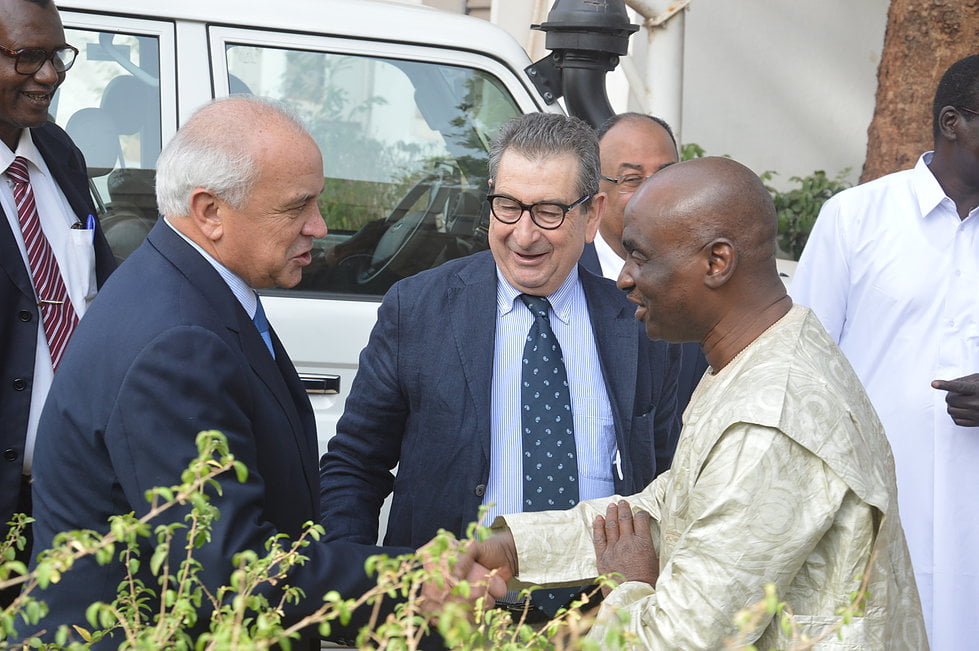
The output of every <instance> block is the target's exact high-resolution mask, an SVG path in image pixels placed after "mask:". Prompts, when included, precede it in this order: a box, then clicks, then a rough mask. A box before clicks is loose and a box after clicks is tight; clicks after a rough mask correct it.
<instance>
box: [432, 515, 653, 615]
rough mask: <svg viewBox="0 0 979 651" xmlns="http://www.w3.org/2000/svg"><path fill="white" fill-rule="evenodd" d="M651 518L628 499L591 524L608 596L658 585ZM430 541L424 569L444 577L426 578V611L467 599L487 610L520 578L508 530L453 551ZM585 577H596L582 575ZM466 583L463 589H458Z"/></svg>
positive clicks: (466, 601)
mask: <svg viewBox="0 0 979 651" xmlns="http://www.w3.org/2000/svg"><path fill="white" fill-rule="evenodd" d="M650 524H651V518H650V515H649V514H648V513H646V512H645V511H637V512H636V513H635V514H633V511H632V508H631V507H630V506H629V503H628V502H626V501H625V500H620V501H618V502H612V503H611V504H609V505H608V508H607V510H606V513H605V516H601V515H599V516H596V517H595V519H594V522H593V525H592V543H593V545H594V549H595V564H596V567H597V568H598V574H600V575H611V576H613V577H614V579H613V580H612V581H611V582H607V583H605V584H604V585H603V587H602V592H603V594H604V595H605V596H607V595H608V593H609V592H610V591H611V589H612V587H614V584H615V583H616V582H617V581H618V582H621V581H642V582H645V583H648V584H650V585H655V584H656V580H657V578H658V576H659V562H658V559H657V557H656V552H655V548H654V546H653V541H652V533H651V529H650ZM434 544H435V543H434V542H433V543H429V544H428V545H426V546H425V547H422V548H421V549H420V550H419V555H420V556H421V558H422V559H423V562H424V567H425V569H426V570H428V572H429V573H430V575H431V576H435V577H443V578H444V581H428V582H426V583H425V585H424V587H423V589H422V596H423V600H422V601H423V604H424V607H423V612H426V613H427V614H429V615H433V614H436V613H438V612H440V611H441V609H443V608H444V607H445V605H446V604H447V603H450V602H457V603H459V602H461V603H468V604H469V606H470V607H471V608H473V609H480V608H482V609H488V608H492V607H494V606H495V604H496V600H497V599H500V598H502V597H503V596H504V595H505V594H506V592H507V583H508V582H509V581H510V580H511V579H513V578H515V577H517V576H518V573H519V558H518V554H517V545H516V541H515V540H514V537H513V534H512V533H511V532H510V530H509V529H506V528H503V529H499V530H497V531H496V532H495V533H494V534H493V535H491V536H489V537H488V538H487V539H485V540H482V541H471V542H469V543H468V544H466V545H459V546H458V547H456V548H455V553H453V552H452V551H450V552H448V553H445V554H441V555H435V554H433V553H432V547H433V545H434ZM581 578H582V580H583V581H588V580H592V579H594V578H596V577H594V576H591V577H581ZM460 582H465V583H466V584H467V588H466V589H465V590H456V589H455V588H456V586H457V585H459V583H460Z"/></svg>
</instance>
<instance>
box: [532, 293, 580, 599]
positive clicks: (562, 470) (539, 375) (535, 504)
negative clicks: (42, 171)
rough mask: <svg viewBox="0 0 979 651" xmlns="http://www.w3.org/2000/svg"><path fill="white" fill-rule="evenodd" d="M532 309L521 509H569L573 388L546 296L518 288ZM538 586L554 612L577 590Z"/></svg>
mask: <svg viewBox="0 0 979 651" xmlns="http://www.w3.org/2000/svg"><path fill="white" fill-rule="evenodd" d="M520 299H521V300H522V301H523V302H524V304H525V305H526V306H527V309H529V310H530V313H531V314H533V315H534V323H533V325H532V326H531V327H530V334H528V335H527V343H526V344H525V345H524V352H523V372H522V373H521V382H520V385H521V386H520V413H521V419H520V421H521V426H522V428H523V479H524V482H523V510H524V511H547V510H552V509H567V508H570V507H572V506H574V505H575V504H577V503H578V460H577V457H576V453H575V441H574V422H573V418H572V415H571V390H570V389H569V387H568V372H567V369H566V368H565V366H564V356H563V355H562V353H561V344H559V343H558V340H557V338H556V337H555V336H554V331H553V330H551V321H550V319H549V318H548V311H549V310H550V307H551V306H550V303H548V302H547V299H546V298H541V297H539V296H529V295H527V294H521V295H520ZM580 591H581V590H580V588H578V589H567V588H563V589H560V590H551V589H546V588H545V589H540V590H537V591H535V592H534V593H533V596H532V599H533V602H534V604H536V605H537V607H538V608H540V609H541V610H543V611H544V612H546V613H547V614H548V615H551V616H553V615H554V613H555V612H556V611H557V609H558V608H561V607H562V606H564V605H566V604H567V602H568V601H569V600H570V599H571V598H572V597H574V596H577V594H578V593H579V592H580Z"/></svg>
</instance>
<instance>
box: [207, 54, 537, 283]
mask: <svg viewBox="0 0 979 651" xmlns="http://www.w3.org/2000/svg"><path fill="white" fill-rule="evenodd" d="M225 53H226V58H227V72H228V87H229V91H230V92H231V93H254V94H256V95H263V96H266V97H271V98H275V99H279V100H282V101H284V102H286V103H287V104H289V105H290V106H292V107H293V108H294V109H295V110H296V111H297V112H298V113H299V116H300V117H301V118H302V119H303V120H304V122H305V123H306V124H307V126H308V128H309V129H310V132H311V133H312V135H313V137H314V138H315V139H316V141H317V143H318V144H319V146H320V149H321V151H322V152H323V166H324V174H325V177H326V178H325V188H326V189H325V192H324V193H323V195H322V197H321V199H320V210H321V212H322V214H323V217H324V219H325V220H326V223H327V226H328V228H329V231H330V232H329V234H328V235H327V236H326V237H325V238H323V239H322V240H318V241H316V242H315V244H314V250H313V263H312V264H311V265H310V266H309V267H308V268H307V269H306V271H305V272H304V274H303V281H302V282H301V283H300V284H299V285H298V286H297V287H296V288H294V289H293V290H289V291H291V292H301V293H305V294H309V293H315V294H324V293H325V294H347V295H361V296H379V295H382V294H384V292H385V291H387V289H388V288H389V287H390V286H391V285H392V284H393V283H394V282H396V281H398V280H400V279H401V278H405V277H407V276H410V275H412V274H414V273H417V272H419V271H422V270H424V269H429V268H432V267H435V266H437V265H439V264H441V263H442V262H445V261H446V260H450V259H453V258H457V257H461V256H464V255H468V254H470V253H473V252H475V251H479V250H482V249H485V248H486V246H487V243H486V219H487V214H488V213H487V210H486V206H485V205H484V201H483V197H484V196H485V194H486V189H487V186H486V183H487V176H488V171H487V168H488V155H487V150H488V148H489V143H490V141H491V140H492V138H493V136H494V135H495V134H496V132H497V130H498V129H499V127H500V125H501V124H502V123H503V122H505V121H506V120H507V119H509V118H511V117H513V116H515V115H518V114H519V113H520V111H519V109H518V107H517V105H516V103H515V102H514V100H513V98H512V97H511V96H510V94H509V93H508V91H507V90H506V89H505V88H504V87H503V85H502V84H501V83H500V82H499V81H498V80H496V79H495V78H494V77H492V76H491V75H489V74H487V73H485V72H482V71H479V70H475V69H471V68H467V67H463V66H454V65H444V64H436V63H430V62H421V61H411V60H402V59H395V58H381V57H371V56H363V55H351V54H337V53H330V52H318V51H308V50H297V49H288V48H274V47H269V46H258V45H252V44H243V43H227V44H226V45H225Z"/></svg>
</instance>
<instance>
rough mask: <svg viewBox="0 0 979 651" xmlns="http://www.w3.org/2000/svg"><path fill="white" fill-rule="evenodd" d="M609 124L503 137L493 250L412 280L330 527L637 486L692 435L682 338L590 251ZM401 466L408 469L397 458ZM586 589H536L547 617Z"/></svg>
mask: <svg viewBox="0 0 979 651" xmlns="http://www.w3.org/2000/svg"><path fill="white" fill-rule="evenodd" d="M599 173H600V170H599V159H598V147H597V141H596V137H595V134H594V131H593V130H592V129H591V128H590V127H589V126H588V125H587V124H585V123H584V122H582V121H580V120H578V119H576V118H568V117H565V116H562V115H555V114H530V115H525V116H522V117H519V118H515V119H514V120H512V121H510V122H508V123H507V124H505V125H504V126H503V127H502V129H501V131H500V134H499V135H498V137H497V138H496V140H495V141H494V143H493V145H492V147H491V149H490V177H491V181H490V183H491V187H490V193H489V195H488V197H487V199H488V201H489V206H490V209H491V213H492V217H491V221H490V226H489V245H490V251H485V252H482V253H477V254H475V255H472V256H470V257H468V258H463V259H460V260H454V261H451V262H448V263H446V264H444V265H442V266H440V267H437V268H435V269H432V270H430V271H426V272H423V273H420V274H418V275H416V276H413V277H411V278H408V279H405V280H403V281H401V282H399V283H398V284H396V285H395V286H394V287H392V289H391V290H390V291H389V292H388V294H387V295H386V296H385V298H384V301H383V303H382V304H381V307H380V310H379V311H378V322H377V325H376V326H375V328H374V331H373V332H372V334H371V338H370V341H369V343H368V345H367V347H366V348H365V350H364V352H363V353H362V355H361V358H360V368H359V370H358V373H357V377H356V378H355V379H354V383H353V386H352V387H351V391H350V398H349V399H348V400H347V404H346V407H345V410H344V415H343V417H342V418H341V419H340V422H339V423H338V425H337V435H336V437H334V438H333V439H332V440H331V442H330V446H329V451H328V453H327V454H326V455H325V456H324V457H323V460H322V463H321V469H320V475H321V490H322V506H323V518H322V522H323V523H324V526H325V527H326V530H327V533H326V535H327V538H329V539H343V540H349V541H352V542H369V543H373V542H375V540H376V538H377V533H378V532H377V529H378V527H377V522H378V514H379V509H380V507H381V503H382V502H383V501H384V499H385V498H386V497H387V496H388V494H389V493H391V492H392V490H393V503H392V505H391V511H390V517H389V520H388V527H387V532H386V536H385V540H386V541H387V542H388V543H390V544H398V545H401V544H404V545H412V544H413V542H412V541H416V540H419V541H420V540H428V539H429V538H431V537H432V535H433V534H434V533H435V532H436V531H437V530H438V529H439V528H444V529H446V530H448V531H451V532H453V533H455V534H456V535H463V534H465V532H466V527H467V525H468V523H470V522H472V521H474V520H476V519H477V516H478V510H479V507H480V506H487V507H489V514H488V520H487V521H492V519H493V517H494V516H495V515H497V514H504V513H512V512H520V511H537V510H542V509H554V508H568V507H570V506H571V505H573V504H575V503H577V502H578V501H579V500H584V499H588V498H589V497H599V496H608V495H612V494H614V493H619V494H629V491H634V490H639V489H641V488H642V487H643V486H644V485H645V483H646V482H648V481H650V480H651V479H652V478H653V477H654V476H655V475H656V474H658V473H660V472H662V471H663V470H665V469H666V468H667V467H668V465H669V463H670V460H671V458H672V453H673V448H674V446H675V442H676V436H677V431H678V430H677V418H676V414H675V386H676V369H677V363H678V349H677V348H676V347H675V346H672V345H668V344H664V343H661V342H657V343H654V342H651V341H649V340H648V338H647V337H646V336H645V335H644V334H643V333H642V332H641V329H640V328H639V327H637V323H636V322H635V320H634V318H633V316H634V313H635V309H634V307H633V306H632V305H631V304H630V303H629V302H628V301H626V300H625V297H624V295H623V294H622V292H620V291H619V290H618V289H616V288H615V286H614V285H613V283H611V282H610V281H608V280H607V279H605V278H600V277H598V276H596V275H594V274H591V273H589V272H587V271H583V270H581V269H580V267H579V266H578V259H579V257H580V256H581V252H582V249H583V248H584V245H585V243H586V242H589V241H591V240H592V239H593V238H594V237H595V233H596V231H597V230H598V225H599V222H600V220H601V217H602V212H603V210H604V207H605V202H606V196H605V193H603V192H600V191H599V188H598V176H599ZM395 465H398V469H397V477H394V476H393V474H392V470H393V469H394V467H395ZM571 596H572V593H571V592H567V591H566V592H563V593H562V592H560V591H553V592H549V593H546V594H542V595H541V596H540V598H539V600H537V601H535V604H534V606H533V609H532V613H531V618H544V617H546V616H548V615H551V614H553V613H554V611H555V610H556V609H557V608H558V607H559V606H563V605H564V604H565V603H566V602H567V601H568V599H569V598H571Z"/></svg>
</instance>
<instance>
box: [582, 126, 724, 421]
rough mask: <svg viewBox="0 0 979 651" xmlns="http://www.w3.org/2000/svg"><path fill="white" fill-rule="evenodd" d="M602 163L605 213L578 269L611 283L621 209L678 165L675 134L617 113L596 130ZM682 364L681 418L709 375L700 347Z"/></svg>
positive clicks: (690, 345) (620, 258)
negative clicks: (652, 179)
mask: <svg viewBox="0 0 979 651" xmlns="http://www.w3.org/2000/svg"><path fill="white" fill-rule="evenodd" d="M598 146H599V150H600V154H601V160H602V175H601V177H600V181H599V188H600V189H601V190H602V192H604V193H605V195H606V197H607V199H606V201H605V214H604V215H602V220H601V223H600V224H599V226H598V234H597V235H596V236H595V242H594V244H586V245H585V250H584V252H583V253H582V255H581V265H582V266H583V267H584V268H585V269H588V270H589V271H591V272H593V273H596V274H599V275H602V276H605V277H606V278H610V279H612V280H616V279H617V278H618V277H619V272H621V271H622V265H623V264H625V257H626V252H625V247H624V246H623V245H622V230H623V227H624V225H625V207H626V204H627V203H629V199H631V198H632V195H633V194H635V192H636V190H638V189H639V186H640V185H642V184H643V182H644V181H645V180H646V179H648V178H649V177H650V176H652V175H653V174H655V173H656V172H659V171H660V170H662V169H663V168H665V167H668V166H670V165H673V164H675V163H676V162H677V161H679V160H680V156H679V152H678V151H677V146H676V137H675V136H674V135H673V129H671V128H670V125H669V124H667V122H666V121H665V120H662V119H661V118H658V117H655V116H652V115H646V114H645V113H619V114H618V115H613V116H612V117H610V118H609V119H608V120H606V121H605V122H604V123H603V124H602V125H601V126H599V127H598ZM680 349H681V351H682V353H683V359H682V361H681V362H680V371H679V374H678V378H677V391H676V401H677V413H679V414H682V413H683V410H684V409H685V408H686V406H687V403H688V402H690V396H691V395H692V394H693V390H694V389H695V388H696V387H697V383H698V382H700V378H701V377H702V376H703V375H704V371H706V370H707V358H706V357H704V353H703V351H702V350H701V349H700V344H699V343H698V342H687V343H684V344H681V345H680Z"/></svg>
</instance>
